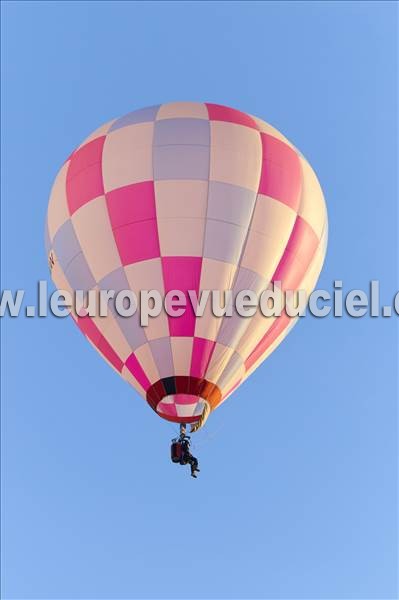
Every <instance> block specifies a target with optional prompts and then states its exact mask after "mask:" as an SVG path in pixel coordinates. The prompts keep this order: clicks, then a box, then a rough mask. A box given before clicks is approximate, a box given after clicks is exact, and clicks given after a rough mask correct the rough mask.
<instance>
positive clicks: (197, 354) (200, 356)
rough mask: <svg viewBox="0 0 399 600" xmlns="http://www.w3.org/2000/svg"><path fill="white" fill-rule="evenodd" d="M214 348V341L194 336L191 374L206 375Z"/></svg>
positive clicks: (194, 375) (196, 375)
mask: <svg viewBox="0 0 399 600" xmlns="http://www.w3.org/2000/svg"><path fill="white" fill-rule="evenodd" d="M214 348H215V342H214V341H211V340H206V339H204V338H198V337H196V338H194V344H193V353H192V358H191V370H190V375H192V376H193V377H205V373H206V370H207V368H208V365H209V361H210V359H211V356H212V352H213V350H214Z"/></svg>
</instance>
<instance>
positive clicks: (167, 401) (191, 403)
mask: <svg viewBox="0 0 399 600" xmlns="http://www.w3.org/2000/svg"><path fill="white" fill-rule="evenodd" d="M204 407H205V400H204V399H203V398H201V397H200V396H196V395H195V394H184V393H180V394H168V395H167V396H164V397H163V398H162V400H160V401H159V402H158V404H157V407H156V412H157V413H158V414H159V416H160V417H164V418H166V419H168V420H173V421H176V422H178V423H193V422H195V421H197V420H198V419H199V418H200V417H201V415H202V413H203V411H204Z"/></svg>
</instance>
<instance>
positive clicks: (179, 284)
mask: <svg viewBox="0 0 399 600" xmlns="http://www.w3.org/2000/svg"><path fill="white" fill-rule="evenodd" d="M201 266H202V258H201V257H196V256H194V257H193V256H168V257H163V258H162V270H163V279H164V284H165V294H166V293H168V292H169V291H171V290H180V291H182V292H183V293H184V294H185V296H186V310H185V312H184V314H183V315H181V316H180V317H170V316H168V321H169V333H170V335H172V336H193V335H194V329H195V313H194V311H193V309H192V306H191V300H190V298H189V296H188V294H187V291H188V290H194V291H196V292H197V294H198V289H199V282H200V276H201Z"/></svg>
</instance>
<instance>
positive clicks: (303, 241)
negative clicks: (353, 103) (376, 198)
mask: <svg viewBox="0 0 399 600" xmlns="http://www.w3.org/2000/svg"><path fill="white" fill-rule="evenodd" d="M326 240H327V215H326V209H325V204H324V199H323V194H322V191H321V188H320V185H319V183H318V180H317V178H316V175H315V174H314V172H313V170H312V168H311V167H310V166H309V164H308V162H307V161H306V160H305V159H304V158H303V156H302V155H301V154H300V153H299V152H298V150H296V148H295V147H294V146H293V145H292V144H291V143H290V142H289V141H288V140H287V139H286V138H285V137H284V136H283V135H281V134H280V133H279V132H278V131H277V130H276V129H274V128H273V127H271V126H270V125H268V124H267V123H265V122H264V121H262V120H260V119H258V118H256V117H253V116H250V115H248V114H246V113H243V112H240V111H238V110H235V109H233V108H228V107H226V106H220V105H217V104H209V103H204V104H202V103H194V102H176V103H170V104H162V105H159V106H151V107H148V108H144V109H141V110H136V111H134V112H131V113H129V114H127V115H125V116H124V117H121V118H118V119H114V120H112V121H110V122H109V123H106V124H105V125H103V126H102V127H100V128H99V129H97V130H96V131H95V132H94V133H93V134H92V135H90V136H89V137H88V138H87V139H86V140H85V141H84V142H83V143H82V144H81V145H80V146H79V147H78V148H77V149H76V150H75V151H74V152H73V153H72V154H71V155H70V156H69V158H68V159H67V161H66V162H65V164H64V165H63V166H62V168H61V170H60V171H59V173H58V175H57V177H56V180H55V183H54V186H53V189H52V192H51V197H50V202H49V208H48V216H47V224H46V245H47V252H48V254H49V256H50V262H51V273H52V279H53V281H54V283H55V285H56V286H57V287H58V288H59V289H62V290H68V291H69V292H71V293H73V292H74V291H75V290H85V291H88V290H102V289H104V290H115V291H116V292H117V291H119V290H132V291H134V292H135V293H136V294H137V295H138V294H139V292H140V290H158V291H159V292H160V293H161V295H164V294H166V293H167V292H168V291H170V290H181V291H183V292H184V293H185V294H188V290H194V291H196V292H197V294H200V293H201V291H202V290H220V291H221V292H223V291H224V290H230V289H231V290H233V293H237V292H239V291H241V290H244V289H245V290H248V289H249V290H253V291H254V292H255V293H256V294H259V293H260V292H261V291H262V290H263V289H266V288H268V287H270V285H271V284H272V283H273V282H274V281H281V282H282V289H283V290H287V289H290V290H297V289H305V290H307V292H308V293H310V292H311V291H312V289H313V288H314V286H315V284H316V281H317V278H318V276H319V273H320V270H321V267H322V264H323V260H324V255H325V249H326ZM83 314H84V313H82V312H79V310H78V311H77V312H75V313H72V317H73V319H74V320H75V322H76V324H77V325H78V327H79V328H80V329H81V331H82V332H83V334H84V335H85V337H86V338H87V339H88V340H89V342H91V344H92V345H93V346H94V347H95V348H96V350H97V351H98V352H99V353H100V354H101V355H102V357H103V358H104V359H105V360H106V361H107V362H108V363H109V364H110V365H111V366H112V367H113V368H114V369H115V370H116V371H117V372H118V373H119V374H120V375H121V376H122V377H123V378H124V379H125V380H126V381H128V382H129V383H130V384H131V385H132V386H133V387H134V388H135V389H136V390H137V391H138V392H139V394H141V395H142V396H143V397H144V398H145V399H146V400H147V402H148V403H149V405H150V406H151V407H152V408H153V409H154V411H156V413H157V414H158V415H159V416H161V417H163V418H165V419H168V420H171V421H175V422H180V423H182V422H188V423H194V424H196V423H197V424H198V423H201V419H203V415H204V414H207V413H209V412H210V411H212V410H214V409H215V408H216V407H217V406H219V405H220V404H221V403H222V402H223V401H224V400H225V399H226V398H227V397H228V396H229V395H230V394H231V393H232V391H233V390H234V389H236V388H237V387H238V386H239V385H240V384H241V383H242V382H243V381H244V380H245V379H246V378H247V377H248V375H249V374H250V373H251V372H252V371H253V370H254V369H255V368H256V367H257V366H258V365H259V364H260V363H261V362H262V361H263V360H265V358H267V356H268V355H269V354H270V353H271V352H272V351H273V350H274V349H275V348H276V347H277V346H278V345H279V344H280V342H281V341H282V340H283V339H284V337H285V336H286V335H287V333H288V331H289V330H290V328H291V327H292V325H293V324H294V323H295V321H296V318H293V317H289V316H288V315H287V313H286V312H284V311H283V313H282V314H281V316H276V317H272V318H265V317H264V316H263V315H262V314H261V313H260V312H259V311H257V312H256V314H255V315H254V316H253V317H249V318H248V317H242V316H240V315H239V314H236V313H234V314H233V315H232V316H230V317H228V316H225V317H223V318H220V317H217V316H215V315H214V314H213V313H212V310H211V306H210V304H209V303H208V304H207V306H206V308H205V311H204V314H203V316H201V317H199V316H196V315H195V313H194V311H193V310H192V308H191V310H186V311H185V313H184V314H183V315H181V316H180V317H172V316H168V314H166V313H165V312H161V314H159V316H157V317H154V318H150V320H149V324H148V326H146V327H143V326H142V325H141V323H140V314H139V311H137V312H136V313H135V314H134V315H133V316H131V317H123V316H121V315H120V314H118V312H117V311H116V310H115V307H112V305H111V306H110V311H109V313H108V315H107V316H106V317H100V316H93V317H90V316H81V315H83ZM252 410H254V407H252Z"/></svg>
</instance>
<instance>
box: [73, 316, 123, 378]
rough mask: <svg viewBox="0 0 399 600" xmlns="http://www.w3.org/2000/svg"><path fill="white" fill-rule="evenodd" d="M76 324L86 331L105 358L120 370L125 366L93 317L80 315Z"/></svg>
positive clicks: (83, 331)
mask: <svg viewBox="0 0 399 600" xmlns="http://www.w3.org/2000/svg"><path fill="white" fill-rule="evenodd" d="M76 324H77V326H78V327H79V329H80V330H81V331H82V333H84V334H85V335H86V336H87V337H88V338H89V340H90V341H91V342H93V344H94V345H95V347H96V348H97V349H98V351H99V352H101V354H103V355H104V356H105V358H106V359H107V360H108V361H109V362H110V363H111V364H112V365H113V366H114V367H115V369H117V371H119V372H120V371H121V370H122V367H123V362H122V361H121V359H120V358H119V356H118V355H117V354H116V352H115V350H113V348H112V347H111V346H110V344H109V343H108V342H107V340H106V339H105V338H104V336H103V335H102V334H101V332H100V330H99V329H98V327H97V325H96V324H95V323H94V321H93V319H91V317H89V316H86V317H78V318H77V319H76Z"/></svg>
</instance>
